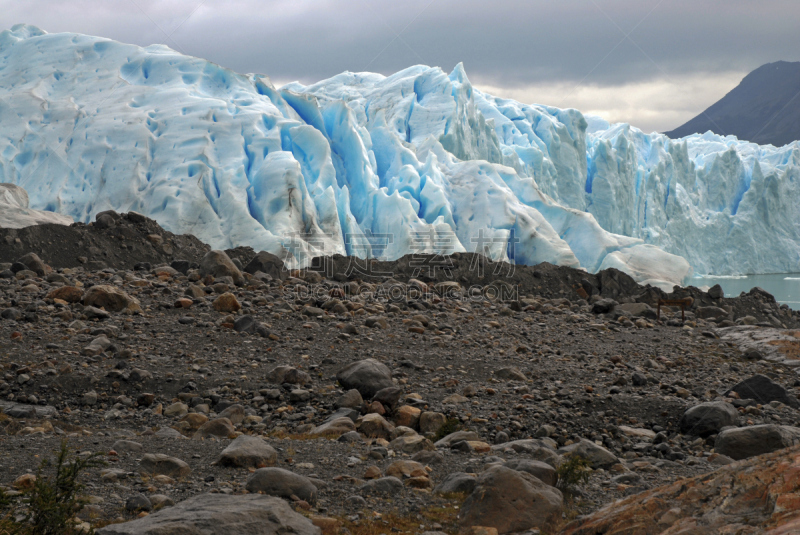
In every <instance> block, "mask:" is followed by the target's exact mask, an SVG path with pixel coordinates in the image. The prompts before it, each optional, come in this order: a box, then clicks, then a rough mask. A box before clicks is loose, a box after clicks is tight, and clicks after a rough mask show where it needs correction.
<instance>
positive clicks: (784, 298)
mask: <svg viewBox="0 0 800 535" xmlns="http://www.w3.org/2000/svg"><path fill="white" fill-rule="evenodd" d="M688 284H690V285H692V286H697V287H701V286H714V285H715V284H719V285H720V286H722V289H723V291H724V292H725V297H736V296H738V295H739V294H740V293H741V292H749V291H750V289H751V288H753V287H754V286H758V287H760V288H763V289H765V290H766V291H768V292H769V293H771V294H772V295H774V296H775V299H776V300H777V301H778V302H779V303H782V304H783V303H785V304H787V305H789V307H791V308H793V309H795V310H800V273H772V274H770V275H737V276H722V277H715V276H713V275H706V276H702V277H692V278H691V279H689V281H688Z"/></svg>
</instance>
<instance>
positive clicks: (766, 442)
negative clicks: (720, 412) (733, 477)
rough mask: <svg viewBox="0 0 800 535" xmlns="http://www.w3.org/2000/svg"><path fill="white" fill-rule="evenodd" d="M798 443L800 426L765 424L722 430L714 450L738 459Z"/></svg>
mask: <svg viewBox="0 0 800 535" xmlns="http://www.w3.org/2000/svg"><path fill="white" fill-rule="evenodd" d="M797 444H800V428H797V427H789V426H787V425H775V424H765V425H754V426H751V427H739V428H735V429H726V430H724V431H722V432H721V433H720V434H719V436H717V440H716V442H714V450H715V451H716V452H717V453H719V454H721V455H727V456H728V457H730V458H731V459H735V460H737V461H738V460H741V459H747V458H748V457H755V456H756V455H762V454H764V453H771V452H773V451H777V450H782V449H783V448H788V447H790V446H795V445H797Z"/></svg>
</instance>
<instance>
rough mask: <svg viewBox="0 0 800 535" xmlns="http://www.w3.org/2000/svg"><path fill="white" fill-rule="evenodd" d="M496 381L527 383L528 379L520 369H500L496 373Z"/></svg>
mask: <svg viewBox="0 0 800 535" xmlns="http://www.w3.org/2000/svg"><path fill="white" fill-rule="evenodd" d="M494 376H495V378H496V379H500V380H502V381H523V382H524V381H527V380H528V378H527V377H525V374H524V373H522V372H521V371H520V370H519V368H500V369H499V370H497V371H495V372H494Z"/></svg>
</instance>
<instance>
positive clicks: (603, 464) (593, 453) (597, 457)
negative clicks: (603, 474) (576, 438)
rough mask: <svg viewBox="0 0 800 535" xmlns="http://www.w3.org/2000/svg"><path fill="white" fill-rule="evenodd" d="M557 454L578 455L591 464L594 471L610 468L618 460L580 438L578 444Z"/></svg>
mask: <svg viewBox="0 0 800 535" xmlns="http://www.w3.org/2000/svg"><path fill="white" fill-rule="evenodd" d="M558 453H560V454H561V455H565V456H569V455H579V456H581V457H583V458H584V459H587V460H588V461H589V462H590V463H592V468H594V469H597V468H611V467H612V466H613V465H615V464H617V463H618V462H619V459H617V457H616V456H615V455H614V454H613V453H611V452H610V451H608V450H607V449H605V448H604V447H602V446H598V445H597V444H595V443H594V442H592V441H591V440H587V439H585V438H582V439H581V440H580V442H575V443H574V444H570V445H569V446H564V447H563V448H560V449H559V450H558Z"/></svg>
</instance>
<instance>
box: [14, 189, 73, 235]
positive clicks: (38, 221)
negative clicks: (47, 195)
mask: <svg viewBox="0 0 800 535" xmlns="http://www.w3.org/2000/svg"><path fill="white" fill-rule="evenodd" d="M45 223H54V224H57V225H71V224H72V223H73V221H72V218H71V217H67V216H63V215H60V214H56V213H54V212H47V211H42V210H31V209H30V206H29V201H28V192H26V191H25V190H24V189H23V188H21V187H19V186H15V185H14V184H2V183H0V228H24V227H30V226H33V225H43V224H45Z"/></svg>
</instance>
